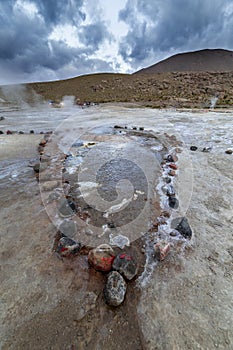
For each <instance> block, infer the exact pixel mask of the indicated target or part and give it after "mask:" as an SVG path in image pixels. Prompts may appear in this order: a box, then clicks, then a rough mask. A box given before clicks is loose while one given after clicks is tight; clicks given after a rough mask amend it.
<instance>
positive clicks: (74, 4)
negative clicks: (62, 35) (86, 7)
mask: <svg viewBox="0 0 233 350" xmlns="http://www.w3.org/2000/svg"><path fill="white" fill-rule="evenodd" d="M33 2H34V3H35V4H36V5H37V7H38V9H39V12H40V14H41V15H42V16H43V17H44V19H45V21H46V22H47V23H55V24H57V23H61V22H66V21H69V22H72V23H73V24H77V21H78V22H80V20H85V18H86V14H85V13H84V12H83V11H82V6H83V3H84V1H83V0H66V1H64V0H33Z"/></svg>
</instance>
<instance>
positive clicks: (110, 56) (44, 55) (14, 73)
mask: <svg viewBox="0 0 233 350" xmlns="http://www.w3.org/2000/svg"><path fill="white" fill-rule="evenodd" d="M206 48H223V49H228V50H233V1H232V0H0V85H3V84H12V83H24V82H33V81H51V80H59V79H68V78H71V77H75V76H78V75H83V74H92V73H98V72H117V73H132V72H135V71H137V70H139V69H141V68H143V67H147V66H150V65H152V64H154V63H157V62H159V61H160V60H162V59H165V58H167V57H169V56H171V55H174V54H176V53H180V52H187V51H195V50H200V49H206Z"/></svg>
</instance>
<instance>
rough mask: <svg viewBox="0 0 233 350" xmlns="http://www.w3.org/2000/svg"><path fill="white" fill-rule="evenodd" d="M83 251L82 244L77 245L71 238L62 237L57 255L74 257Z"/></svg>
mask: <svg viewBox="0 0 233 350" xmlns="http://www.w3.org/2000/svg"><path fill="white" fill-rule="evenodd" d="M80 249H81V244H80V243H77V242H76V241H74V240H73V239H71V238H68V237H62V238H61V239H60V240H59V242H58V246H57V253H59V254H60V255H61V256H64V257H69V256H72V255H76V254H77V253H78V252H79V251H80Z"/></svg>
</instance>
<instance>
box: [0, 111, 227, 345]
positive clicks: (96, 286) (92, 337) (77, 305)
mask: <svg viewBox="0 0 233 350" xmlns="http://www.w3.org/2000/svg"><path fill="white" fill-rule="evenodd" d="M83 116H84V115H83V114H82V115H81V116H79V115H77V116H76V117H75V118H76V119H75V118H74V120H75V121H76V122H77V123H81V122H82V123H83V126H84V129H85V125H86V126H87V125H88V121H91V122H92V123H93V121H95V126H96V123H97V124H98V125H101V127H102V126H103V125H105V124H106V123H110V124H111V125H114V124H113V123H117V124H120V125H127V126H128V127H129V126H130V127H132V125H138V126H143V127H145V128H146V129H147V130H150V129H153V131H154V132H156V133H157V134H156V135H157V137H160V140H161V142H162V144H163V145H164V143H163V142H165V144H166V147H168V146H169V147H171V148H172V147H174V146H175V147H177V146H178V147H179V148H180V151H181V153H179V154H178V162H177V164H178V169H179V170H178V172H177V174H176V181H175V188H176V191H177V193H178V195H179V197H178V198H179V202H180V207H179V209H177V210H172V212H173V213H175V214H176V215H178V216H179V215H180V214H182V215H183V214H185V216H186V217H187V218H188V220H189V223H190V225H191V228H192V231H193V235H192V238H191V240H177V241H176V237H170V236H169V235H170V231H168V232H166V228H167V227H166V226H165V227H163V226H162V228H161V229H162V231H161V235H168V237H169V240H170V241H171V243H172V244H171V250H170V252H169V254H168V256H167V257H166V258H165V259H164V260H163V261H157V260H156V259H154V260H152V258H153V256H151V255H147V253H149V252H150V251H149V248H150V247H149V248H148V247H147V245H146V242H144V243H145V247H144V246H143V245H141V244H139V245H138V244H136V243H133V244H132V243H131V246H130V248H129V249H130V250H131V251H130V252H129V253H132V254H136V255H135V256H136V258H137V259H138V263H139V273H138V276H137V278H136V280H132V281H130V282H128V283H127V293H126V297H125V300H124V302H123V304H122V305H120V306H119V307H117V308H113V307H109V306H108V305H106V303H105V298H104V294H103V286H104V284H105V281H106V276H105V274H103V273H102V272H99V271H96V270H95V269H93V268H90V266H89V264H88V261H87V255H85V254H81V255H78V256H76V257H73V258H70V259H65V258H63V259H60V258H58V256H57V255H56V254H54V252H53V244H54V235H55V234H56V233H57V227H56V225H54V219H53V218H51V215H50V216H49V215H48V214H49V213H50V212H49V210H48V208H47V207H46V206H45V204H44V198H43V193H42V195H41V193H40V186H39V183H38V181H37V179H36V176H35V173H34V171H33V169H32V168H31V167H28V164H29V165H30V164H34V163H35V162H36V161H37V159H38V143H39V142H40V140H41V138H42V137H43V136H41V135H39V134H38V132H37V133H35V134H24V135H6V134H4V135H0V141H1V148H0V161H1V169H2V175H1V208H2V210H1V213H0V216H1V223H2V224H1V229H0V231H1V241H2V244H1V263H2V264H1V265H2V268H1V269H2V273H1V294H2V304H1V314H2V325H1V332H2V336H1V339H2V349H5V350H6V349H32V348H33V349H101V350H102V349H120V348H122V347H125V348H127V349H169V350H170V349H182V350H183V349H184V350H185V349H210V350H212V349H215V348H216V349H229V350H230V349H231V348H232V346H233V336H232V326H233V318H232V261H233V260H232V258H233V256H232V254H233V250H232V249H233V246H232V222H233V202H232V181H233V177H232V154H226V153H225V151H226V150H227V149H232V148H233V144H232V138H231V135H232V133H231V130H232V123H233V121H232V118H233V117H232V113H229V114H225V113H189V112H184V113H178V112H172V111H155V110H154V111H153V110H145V109H137V110H132V109H127V108H123V107H120V106H112V107H110V106H108V107H106V108H104V107H98V108H96V109H95V110H94V111H92V112H86V114H85V118H83ZM38 117H40V118H42V114H41V115H39V114H38ZM92 123H90V125H91V126H92V125H93V124H92ZM6 127H7V125H6ZM20 128H22V125H20ZM103 130H104V129H103V128H100V129H99V133H97V134H96V135H95V142H97V141H98V140H100V139H101V136H102V135H103V134H104V132H103ZM4 131H5V130H4ZM165 133H166V134H165ZM172 135H173V136H172ZM103 136H104V135H103ZM104 137H105V138H106V135H105V136H104ZM120 137H122V136H120ZM123 137H124V138H126V139H127V137H128V136H127V135H123ZM130 137H133V140H134V142H135V135H134V136H130ZM137 137H138V136H136V138H137ZM126 139H124V141H125V140H126ZM167 140H169V141H167ZM111 142H112V141H111ZM118 142H119V141H118ZM121 142H122V139H121ZM128 142H129V141H128ZM153 146H154V145H152V147H153ZM190 146H197V147H198V148H197V150H196V151H191V150H190ZM143 147H144V148H145V145H143ZM203 148H206V150H209V152H203ZM58 159H60V158H59V157H58ZM148 170H150V167H149V166H148V169H147V170H145V172H147V171H148ZM162 171H163V169H162V168H161V174H160V177H159V178H158V179H157V180H158V181H157V182H156V183H155V182H154V185H156V186H158V184H159V179H160V178H161V175H162ZM149 173H150V171H149ZM50 180H51V179H50ZM53 180H54V179H53ZM55 180H56V179H55ZM58 181H59V179H58ZM151 181H152V179H151ZM153 181H155V180H153ZM159 189H160V187H157V191H158V192H159V191H160V190H159ZM45 192H46V191H45ZM162 196H163V195H162ZM158 198H160V205H161V208H160V209H164V208H163V206H164V205H165V204H164V203H163V201H162V202H161V198H163V197H157V199H158ZM150 209H151V207H150ZM157 209H158V208H157ZM150 213H151V211H150ZM156 215H158V212H156ZM55 219H56V218H55ZM163 230H165V231H163ZM156 234H157V233H156V230H155V235H156ZM166 237H167V236H166ZM77 238H78V237H77ZM131 241H132V240H131ZM143 248H144V252H143V250H142V249H143ZM147 256H149V259H148V260H147V261H145V260H146V258H147ZM143 257H144V258H143ZM151 267H153V269H152V268H151ZM145 269H146V273H145V274H143V271H144V270H145Z"/></svg>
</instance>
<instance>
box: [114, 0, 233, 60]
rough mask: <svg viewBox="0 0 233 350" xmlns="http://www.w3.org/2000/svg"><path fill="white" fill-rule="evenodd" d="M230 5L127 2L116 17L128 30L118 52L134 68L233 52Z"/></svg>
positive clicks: (193, 0)
mask: <svg viewBox="0 0 233 350" xmlns="http://www.w3.org/2000/svg"><path fill="white" fill-rule="evenodd" d="M232 5H233V4H232V1H231V0H128V1H127V4H126V6H125V8H124V9H123V10H121V11H120V13H119V19H120V20H121V21H124V22H125V23H126V24H127V25H128V26H129V30H128V32H127V34H126V35H125V37H123V39H122V41H121V43H120V47H119V52H120V54H121V55H122V57H123V59H124V60H126V61H129V62H131V63H132V65H134V66H135V67H137V66H140V65H142V64H143V60H145V61H147V62H149V60H150V59H151V60H154V61H151V64H152V63H155V60H156V57H159V58H161V57H162V56H164V55H169V54H173V53H176V52H182V51H189V50H197V49H202V48H216V47H219V48H229V49H233V35H232V25H233V16H232V14H233V6H232Z"/></svg>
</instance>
